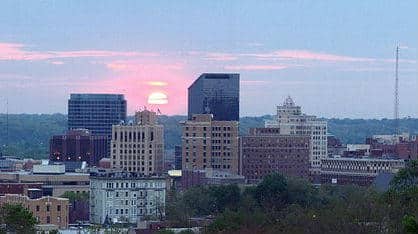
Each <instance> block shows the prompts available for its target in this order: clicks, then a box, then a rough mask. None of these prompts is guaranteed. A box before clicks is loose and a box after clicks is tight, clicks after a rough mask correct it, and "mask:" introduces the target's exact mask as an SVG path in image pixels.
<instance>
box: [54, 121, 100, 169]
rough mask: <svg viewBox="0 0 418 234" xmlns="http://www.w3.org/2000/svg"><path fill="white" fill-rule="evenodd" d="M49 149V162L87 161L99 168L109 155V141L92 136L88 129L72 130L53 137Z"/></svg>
mask: <svg viewBox="0 0 418 234" xmlns="http://www.w3.org/2000/svg"><path fill="white" fill-rule="evenodd" d="M49 148H50V150H49V160H51V161H53V162H66V161H69V162H75V161H79V162H81V161H85V162H87V163H88V164H89V165H90V166H97V165H98V162H99V160H100V159H102V158H103V157H106V156H107V154H108V153H107V151H108V139H107V136H104V135H102V136H96V135H92V134H91V133H90V132H89V131H88V130H87V129H77V130H70V131H68V132H67V134H65V135H55V136H53V137H52V138H51V140H50V145H49Z"/></svg>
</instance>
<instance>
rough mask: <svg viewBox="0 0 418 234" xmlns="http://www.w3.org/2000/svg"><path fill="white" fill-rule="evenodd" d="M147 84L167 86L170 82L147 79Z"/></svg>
mask: <svg viewBox="0 0 418 234" xmlns="http://www.w3.org/2000/svg"><path fill="white" fill-rule="evenodd" d="M147 84H148V85H150V86H167V85H168V83H167V82H164V81H147Z"/></svg>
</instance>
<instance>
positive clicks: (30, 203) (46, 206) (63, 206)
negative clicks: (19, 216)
mask: <svg viewBox="0 0 418 234" xmlns="http://www.w3.org/2000/svg"><path fill="white" fill-rule="evenodd" d="M4 204H21V205H22V206H23V207H25V208H27V209H28V210H30V211H31V212H32V213H33V215H34V216H35V217H36V219H37V220H38V221H39V224H54V225H57V226H58V227H59V228H67V227H68V199H66V198H58V197H41V198H36V199H30V198H29V197H27V196H22V195H17V194H6V195H4V196H1V197H0V206H3V205H4Z"/></svg>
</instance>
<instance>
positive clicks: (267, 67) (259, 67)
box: [224, 65, 288, 71]
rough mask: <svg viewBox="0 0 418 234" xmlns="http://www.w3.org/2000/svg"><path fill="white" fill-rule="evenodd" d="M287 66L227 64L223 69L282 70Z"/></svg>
mask: <svg viewBox="0 0 418 234" xmlns="http://www.w3.org/2000/svg"><path fill="white" fill-rule="evenodd" d="M285 68H288V66H286V65H227V66H225V67H224V69H225V70H233V71H260V70H282V69H285Z"/></svg>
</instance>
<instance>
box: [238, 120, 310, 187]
mask: <svg viewBox="0 0 418 234" xmlns="http://www.w3.org/2000/svg"><path fill="white" fill-rule="evenodd" d="M240 142H241V143H240V149H241V150H240V153H241V156H240V158H241V160H240V161H241V162H242V164H241V166H242V175H244V176H245V178H246V180H247V182H249V183H257V182H259V181H261V180H262V179H263V177H264V176H266V175H269V174H271V173H279V174H282V175H286V176H294V177H301V178H308V177H309V165H310V163H309V153H310V136H309V135H305V136H303V135H281V134H280V129H279V128H252V129H250V132H249V135H247V136H242V137H241V139H240Z"/></svg>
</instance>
